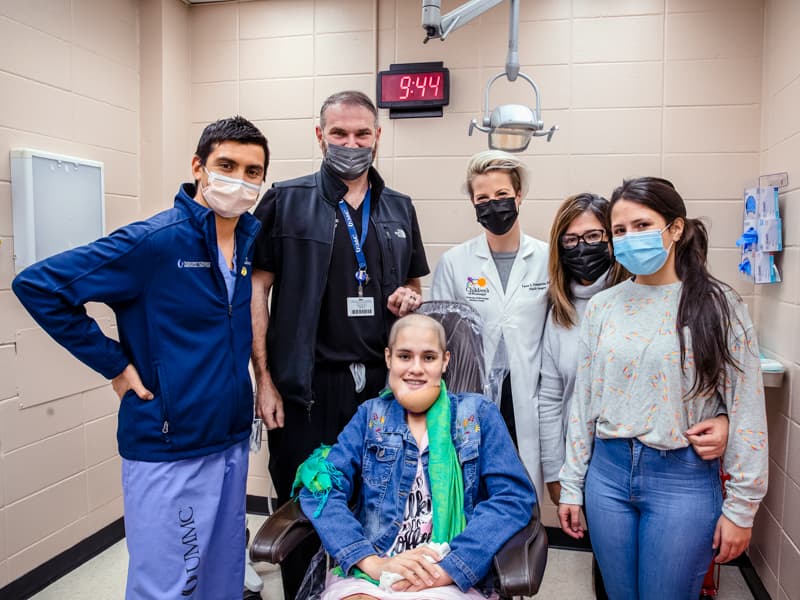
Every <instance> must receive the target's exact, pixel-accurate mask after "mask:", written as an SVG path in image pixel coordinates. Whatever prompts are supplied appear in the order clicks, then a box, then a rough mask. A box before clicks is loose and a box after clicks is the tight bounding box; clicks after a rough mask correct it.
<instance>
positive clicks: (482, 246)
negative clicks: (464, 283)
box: [475, 234, 503, 298]
mask: <svg viewBox="0 0 800 600" xmlns="http://www.w3.org/2000/svg"><path fill="white" fill-rule="evenodd" d="M475 254H476V256H477V257H478V258H479V259H480V261H481V275H483V276H484V277H486V281H487V282H488V283H489V290H490V292H489V293H490V294H492V295H495V297H497V298H502V297H503V285H502V283H501V282H500V273H498V272H497V265H495V264H494V259H493V258H492V251H491V250H490V249H489V243H488V242H487V241H486V234H484V235H482V236H480V238H479V239H478V247H477V251H476V253H475Z"/></svg>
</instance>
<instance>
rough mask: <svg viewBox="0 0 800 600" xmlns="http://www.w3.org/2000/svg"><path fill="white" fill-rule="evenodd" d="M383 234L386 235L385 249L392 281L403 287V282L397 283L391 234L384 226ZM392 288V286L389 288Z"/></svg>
mask: <svg viewBox="0 0 800 600" xmlns="http://www.w3.org/2000/svg"><path fill="white" fill-rule="evenodd" d="M382 227H383V233H384V234H386V248H387V250H388V251H389V264H390V265H391V269H390V270H391V272H392V275H393V276H394V280H395V282H396V283H397V285H398V286H400V285H403V284H404V283H405V281H399V279H398V278H399V276H398V274H397V267H396V266H395V261H394V247H393V246H392V232H391V231H389V228H388V227H387V226H386V225H382ZM390 287H392V286H390Z"/></svg>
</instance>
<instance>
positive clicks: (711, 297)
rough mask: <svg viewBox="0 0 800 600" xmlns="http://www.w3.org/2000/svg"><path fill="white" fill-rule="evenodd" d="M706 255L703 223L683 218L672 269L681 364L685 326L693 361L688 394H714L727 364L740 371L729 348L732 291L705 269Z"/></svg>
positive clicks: (706, 243) (706, 242) (683, 361)
mask: <svg viewBox="0 0 800 600" xmlns="http://www.w3.org/2000/svg"><path fill="white" fill-rule="evenodd" d="M707 257H708V231H707V230H706V226H705V225H704V224H703V222H702V221H700V220H699V219H689V218H687V219H685V225H684V228H683V235H682V236H681V239H680V240H678V242H676V248H675V272H676V274H677V275H678V279H680V280H681V281H682V282H683V289H682V291H681V299H680V302H679V303H678V318H677V327H678V339H679V340H680V347H681V364H685V360H686V346H687V343H686V339H685V335H684V328H688V329H689V334H690V336H691V337H690V340H691V346H692V356H693V360H694V363H695V378H694V381H693V382H692V387H691V389H690V390H689V395H690V396H696V395H705V394H710V393H713V392H714V390H716V389H717V388H718V387H719V386H720V385H721V384H723V383H724V382H725V370H726V369H725V368H726V366H729V365H730V366H733V367H734V368H735V369H737V370H739V371H741V367H740V365H739V364H738V362H737V361H736V358H735V357H734V356H733V354H732V353H731V348H730V334H731V323H732V321H733V319H734V314H733V310H732V308H731V304H730V301H729V299H728V294H735V292H733V290H732V289H731V288H730V286H728V285H727V284H725V283H723V282H722V281H720V280H719V279H717V278H716V277H714V276H713V275H711V273H709V272H708V268H707V266H706V261H707ZM736 297H737V299H738V296H736Z"/></svg>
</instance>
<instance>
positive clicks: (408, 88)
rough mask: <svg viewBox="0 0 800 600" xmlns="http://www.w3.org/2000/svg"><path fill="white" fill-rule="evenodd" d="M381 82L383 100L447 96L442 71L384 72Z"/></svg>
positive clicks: (436, 98) (407, 100)
mask: <svg viewBox="0 0 800 600" xmlns="http://www.w3.org/2000/svg"><path fill="white" fill-rule="evenodd" d="M381 83H382V86H381V102H415V101H426V100H429V101H430V100H434V101H435V100H443V99H444V97H445V93H444V76H443V74H442V72H441V71H438V72H437V71H431V72H428V73H392V74H383V75H382V80H381Z"/></svg>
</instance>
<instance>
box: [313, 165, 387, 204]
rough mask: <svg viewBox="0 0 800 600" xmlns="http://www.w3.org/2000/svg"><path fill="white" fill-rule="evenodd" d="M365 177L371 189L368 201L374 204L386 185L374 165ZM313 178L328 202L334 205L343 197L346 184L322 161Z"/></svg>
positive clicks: (345, 191)
mask: <svg viewBox="0 0 800 600" xmlns="http://www.w3.org/2000/svg"><path fill="white" fill-rule="evenodd" d="M367 177H368V179H369V185H370V188H371V189H372V194H371V199H370V202H372V205H373V206H375V204H376V203H377V201H378V199H379V198H380V197H381V193H382V192H383V190H384V188H385V187H386V183H384V181H383V178H382V177H381V176H380V175H379V174H378V170H377V169H376V168H375V167H370V168H369V175H368V176H367ZM314 179H315V181H316V184H317V188H318V189H320V190H322V197H323V198H324V199H325V201H326V202H327V203H328V204H331V205H333V206H336V205H337V204H338V203H339V200H341V199H342V198H344V195H345V194H346V193H347V184H346V183H345V182H344V181H342V180H341V178H339V177H337V176H336V175H334V174H333V173H331V171H330V169H328V167H327V166H326V165H325V163H324V162H323V163H322V168H320V170H319V171H317V172H316V173H315V174H314Z"/></svg>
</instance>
